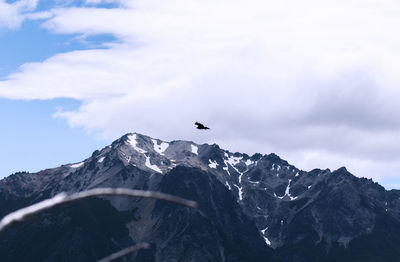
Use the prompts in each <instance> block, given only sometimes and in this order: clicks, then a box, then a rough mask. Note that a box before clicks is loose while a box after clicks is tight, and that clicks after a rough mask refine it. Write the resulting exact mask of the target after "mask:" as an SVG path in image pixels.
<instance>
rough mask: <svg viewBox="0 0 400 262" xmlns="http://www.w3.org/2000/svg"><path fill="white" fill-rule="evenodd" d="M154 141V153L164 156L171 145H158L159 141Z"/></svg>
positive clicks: (162, 143) (163, 143) (164, 143)
mask: <svg viewBox="0 0 400 262" xmlns="http://www.w3.org/2000/svg"><path fill="white" fill-rule="evenodd" d="M151 141H153V146H154V151H156V152H157V153H159V154H160V155H164V152H165V150H167V148H168V147H169V143H167V142H161V144H158V143H157V140H155V139H151Z"/></svg>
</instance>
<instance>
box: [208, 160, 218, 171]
mask: <svg viewBox="0 0 400 262" xmlns="http://www.w3.org/2000/svg"><path fill="white" fill-rule="evenodd" d="M208 161H209V162H210V164H208V166H209V167H210V168H215V169H216V168H217V166H218V163H217V161H215V160H213V161H211V159H209V160H208Z"/></svg>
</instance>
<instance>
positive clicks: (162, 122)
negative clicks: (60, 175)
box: [0, 0, 400, 188]
mask: <svg viewBox="0 0 400 262" xmlns="http://www.w3.org/2000/svg"><path fill="white" fill-rule="evenodd" d="M398 28H400V2H399V1H395V0H346V1H344V0H326V1H320V0H303V1H298V0H284V1H270V0H246V1H244V0H212V1H211V0H170V1H165V0H86V1H83V0H79V1H78V0H76V1H74V0H69V1H66V0H64V1H61V0H20V1H6V0H0V121H1V128H0V137H1V142H2V150H1V152H0V158H1V165H0V177H1V176H5V175H8V174H10V173H11V172H15V171H18V170H28V171H38V170H40V169H43V168H47V167H52V166H56V165H59V164H62V163H71V162H76V161H79V160H81V159H83V158H85V157H87V156H89V155H90V154H91V152H92V151H93V150H95V149H98V148H101V147H103V146H105V145H107V144H108V143H110V142H111V141H112V140H114V139H116V138H118V137H120V136H121V135H123V134H124V133H127V132H134V131H136V132H139V133H143V134H147V135H150V136H152V137H156V138H160V139H164V140H177V139H185V140H192V141H195V142H197V143H214V142H215V143H218V144H220V145H221V146H222V147H223V148H226V149H229V150H231V151H241V152H247V153H248V154H252V153H255V152H261V153H270V152H275V153H277V154H278V155H280V156H281V157H282V158H284V159H287V160H288V161H289V162H290V163H292V164H294V165H296V166H298V167H299V168H302V169H304V170H310V169H312V168H315V167H319V168H326V167H328V168H331V169H336V168H338V167H341V166H346V167H347V168H348V169H349V171H351V172H352V173H353V174H355V175H357V176H364V177H370V178H373V179H374V180H375V181H378V182H380V183H382V184H383V185H384V186H385V187H387V188H400V135H399V134H400V102H399V99H400V74H399V73H398V70H399V68H400V34H398ZM194 121H200V122H204V123H206V124H207V125H209V126H211V128H212V130H211V131H209V132H197V131H196V130H195V129H194V127H193V122H194Z"/></svg>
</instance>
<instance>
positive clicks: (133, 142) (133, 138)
mask: <svg viewBox="0 0 400 262" xmlns="http://www.w3.org/2000/svg"><path fill="white" fill-rule="evenodd" d="M136 139H137V136H136V134H132V135H129V136H128V143H129V145H130V146H131V147H132V148H133V149H135V150H136V151H138V152H139V153H142V154H144V153H147V151H145V150H143V149H141V148H139V147H138V146H137V140H136Z"/></svg>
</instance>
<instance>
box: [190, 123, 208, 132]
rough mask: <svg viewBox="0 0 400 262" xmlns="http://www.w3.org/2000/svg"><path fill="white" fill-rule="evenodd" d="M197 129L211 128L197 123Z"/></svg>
mask: <svg viewBox="0 0 400 262" xmlns="http://www.w3.org/2000/svg"><path fill="white" fill-rule="evenodd" d="M194 124H195V125H196V126H197V127H196V128H197V129H205V130H206V129H210V128H208V127H206V126H205V125H203V124H202V123H199V122H196V123H194Z"/></svg>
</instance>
